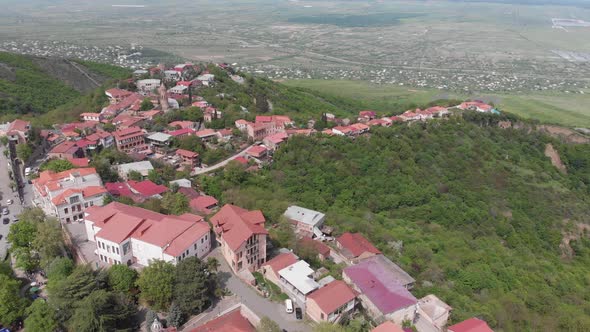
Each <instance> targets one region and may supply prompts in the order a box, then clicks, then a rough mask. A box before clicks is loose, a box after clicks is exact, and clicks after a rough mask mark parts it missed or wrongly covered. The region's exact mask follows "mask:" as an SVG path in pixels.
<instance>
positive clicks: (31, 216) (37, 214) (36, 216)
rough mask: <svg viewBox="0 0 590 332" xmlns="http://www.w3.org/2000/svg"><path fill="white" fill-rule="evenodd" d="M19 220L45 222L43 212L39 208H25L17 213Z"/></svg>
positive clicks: (36, 222)
mask: <svg viewBox="0 0 590 332" xmlns="http://www.w3.org/2000/svg"><path fill="white" fill-rule="evenodd" d="M18 218H19V220H21V221H27V222H32V223H34V224H39V223H42V222H45V219H46V216H45V212H43V210H42V209H41V208H37V207H36V208H26V209H24V210H23V212H21V213H20V214H19V215H18Z"/></svg>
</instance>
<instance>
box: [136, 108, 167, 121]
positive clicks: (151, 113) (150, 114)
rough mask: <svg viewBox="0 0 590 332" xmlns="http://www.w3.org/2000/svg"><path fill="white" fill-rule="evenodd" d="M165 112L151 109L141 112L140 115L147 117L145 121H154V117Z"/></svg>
mask: <svg viewBox="0 0 590 332" xmlns="http://www.w3.org/2000/svg"><path fill="white" fill-rule="evenodd" d="M162 114H164V112H162V111H161V110H149V111H145V112H139V113H138V116H139V117H141V118H143V119H145V121H154V119H155V118H156V117H158V116H160V115H162Z"/></svg>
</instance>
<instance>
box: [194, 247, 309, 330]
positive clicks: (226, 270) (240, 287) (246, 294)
mask: <svg viewBox="0 0 590 332" xmlns="http://www.w3.org/2000/svg"><path fill="white" fill-rule="evenodd" d="M208 257H215V258H217V260H218V261H219V264H220V267H219V272H218V274H219V276H220V279H221V283H222V286H223V287H225V288H227V289H228V290H229V291H230V292H232V294H233V295H235V297H236V298H237V299H239V302H241V303H243V304H245V305H246V306H247V307H248V308H250V309H251V310H252V311H254V312H255V313H256V314H257V315H258V316H259V317H260V318H262V317H264V316H267V317H268V318H270V319H272V320H274V321H275V322H277V324H279V326H280V327H281V328H282V329H285V330H287V331H289V332H295V331H299V332H311V326H310V325H309V324H306V323H305V322H304V321H303V320H297V319H296V318H295V314H294V313H292V314H288V313H287V312H286V311H285V305H284V304H283V303H277V302H272V301H270V300H269V299H267V298H264V297H262V295H259V294H258V293H257V292H256V291H255V290H254V289H253V288H252V287H250V286H248V285H247V284H246V283H244V282H243V281H242V280H241V279H239V278H238V277H237V276H236V275H235V274H233V273H232V271H231V269H230V267H229V265H228V264H227V262H226V261H225V259H223V257H222V256H221V253H220V252H219V248H216V249H214V250H213V251H212V252H211V253H210V254H209V255H208ZM206 259H207V258H205V260H206ZM214 310H215V309H214Z"/></svg>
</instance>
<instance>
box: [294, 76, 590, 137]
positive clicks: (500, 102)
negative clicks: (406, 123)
mask: <svg viewBox="0 0 590 332" xmlns="http://www.w3.org/2000/svg"><path fill="white" fill-rule="evenodd" d="M283 84H286V85H288V86H293V87H300V88H306V89H310V90H313V91H316V92H319V93H325V94H331V95H336V96H341V97H348V98H354V99H360V100H362V101H363V102H365V104H366V105H367V107H370V108H373V109H375V110H378V111H382V112H403V111H405V110H406V109H405V108H409V107H410V106H412V105H416V106H419V105H425V104H427V103H429V102H431V101H434V100H437V99H483V100H486V101H491V102H494V104H495V105H496V106H498V107H499V108H500V109H501V110H504V111H507V112H510V113H514V114H517V115H520V116H522V117H526V118H534V119H537V120H539V121H543V122H549V123H555V124H560V125H565V126H572V127H590V108H589V107H588V105H589V104H590V90H586V91H583V92H584V94H581V93H577V94H572V93H569V94H567V93H557V92H537V93H529V94H505V93H496V94H494V93H483V94H460V93H446V92H441V91H439V90H435V89H416V88H412V87H400V86H394V85H376V84H370V83H367V82H363V81H344V80H289V81H285V82H283ZM404 106H405V108H404ZM399 107H402V108H399Z"/></svg>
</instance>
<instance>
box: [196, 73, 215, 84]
mask: <svg viewBox="0 0 590 332" xmlns="http://www.w3.org/2000/svg"><path fill="white" fill-rule="evenodd" d="M196 80H197V81H201V83H203V85H204V86H209V85H210V84H211V83H213V82H214V81H215V75H213V74H204V75H201V76H198V77H197V78H196Z"/></svg>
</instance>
